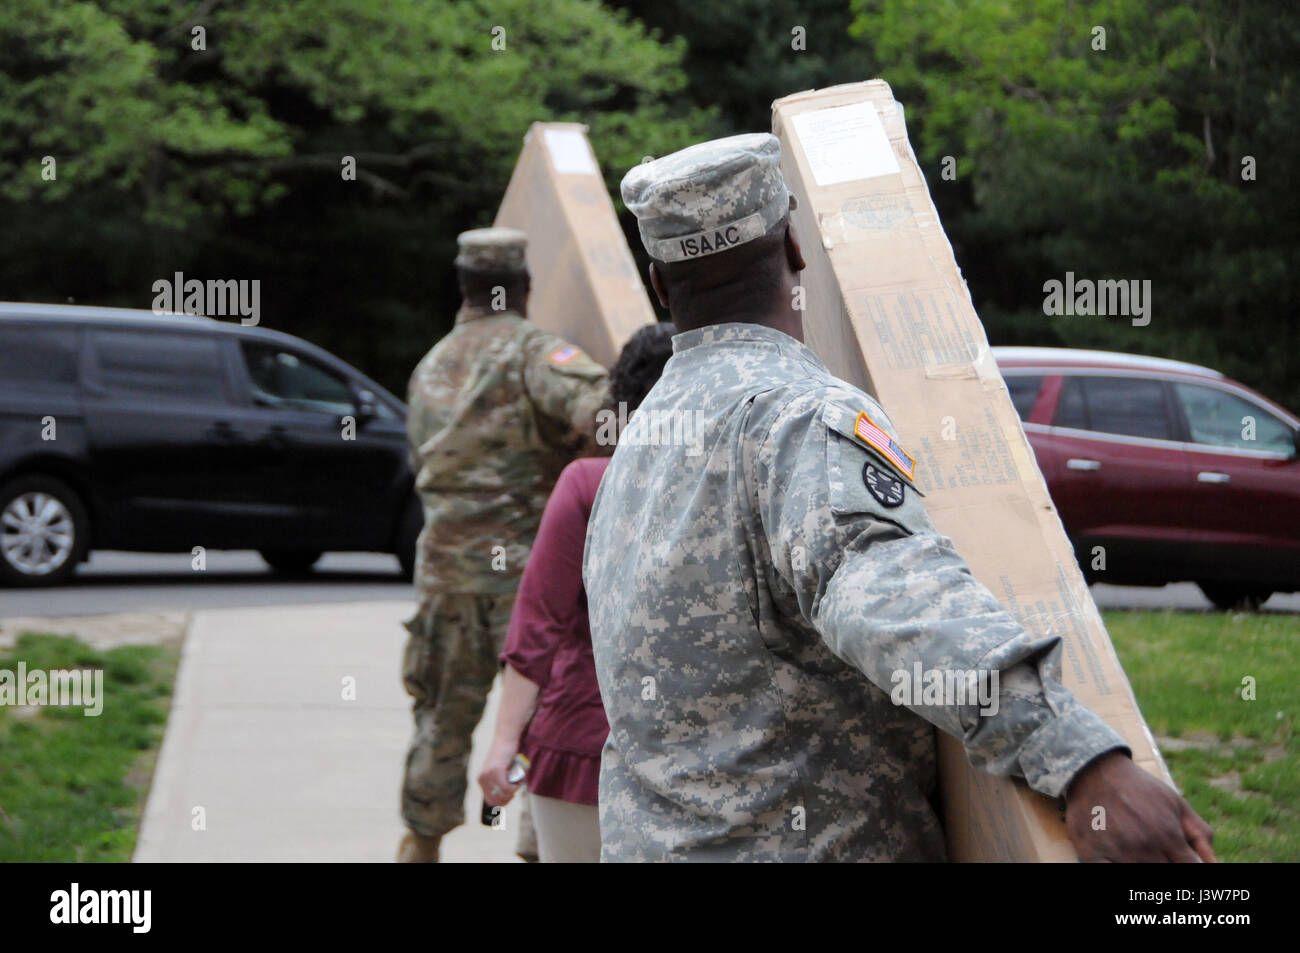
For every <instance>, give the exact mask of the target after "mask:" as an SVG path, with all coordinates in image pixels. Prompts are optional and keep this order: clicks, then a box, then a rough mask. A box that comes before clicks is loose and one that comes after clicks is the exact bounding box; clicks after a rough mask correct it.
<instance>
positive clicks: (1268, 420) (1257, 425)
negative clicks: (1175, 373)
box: [1174, 384, 1295, 454]
mask: <svg viewBox="0 0 1300 953" xmlns="http://www.w3.org/2000/svg"><path fill="white" fill-rule="evenodd" d="M1174 390H1175V392H1176V393H1177V394H1178V403H1179V404H1180V405H1181V406H1182V408H1183V414H1184V415H1185V416H1186V417H1187V429H1188V431H1189V432H1190V433H1191V437H1192V442H1193V443H1205V444H1209V445H1210V446H1213V447H1235V448H1237V449H1240V450H1273V451H1276V452H1278V453H1285V454H1291V453H1293V452H1294V451H1295V442H1294V441H1295V437H1294V434H1293V432H1292V430H1291V428H1290V427H1288V426H1287V425H1286V424H1284V423H1283V422H1282V421H1280V420H1278V419H1277V418H1276V417H1274V416H1273V415H1272V414H1270V413H1269V412H1268V411H1266V410H1264V408H1262V407H1259V406H1257V405H1255V404H1253V403H1251V402H1250V401H1248V400H1246V399H1245V398H1244V397H1238V396H1237V395H1236V394H1229V393H1228V392H1227V391H1222V390H1219V389H1218V388H1216V387H1201V386H1200V385H1197V384H1175V385H1174Z"/></svg>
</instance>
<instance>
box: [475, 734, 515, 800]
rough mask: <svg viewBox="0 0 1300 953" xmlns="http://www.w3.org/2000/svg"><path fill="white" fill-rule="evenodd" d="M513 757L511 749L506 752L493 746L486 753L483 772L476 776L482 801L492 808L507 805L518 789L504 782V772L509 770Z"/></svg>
mask: <svg viewBox="0 0 1300 953" xmlns="http://www.w3.org/2000/svg"><path fill="white" fill-rule="evenodd" d="M514 757H515V752H514V750H513V748H512V749H510V750H507V749H506V748H503V747H499V746H496V745H493V747H492V749H491V750H490V751H488V756H487V761H486V762H484V764H483V770H482V771H480V772H479V775H478V786H479V787H481V788H482V789H483V800H485V801H487V803H488V804H489V805H491V806H492V807H501V806H502V805H505V804H509V803H510V801H511V799H512V798H514V796H515V791H517V790H518V789H519V785H517V784H511V783H510V782H509V781H507V780H506V772H507V771H508V770H509V769H510V762H511V761H513V760H514Z"/></svg>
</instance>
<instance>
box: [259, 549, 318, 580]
mask: <svg viewBox="0 0 1300 953" xmlns="http://www.w3.org/2000/svg"><path fill="white" fill-rule="evenodd" d="M260 552H261V555H262V558H263V559H265V560H266V564H267V565H268V566H270V567H271V568H272V569H274V570H275V571H276V572H279V573H284V574H285V575H286V576H302V575H306V574H307V573H309V572H311V567H312V566H314V565H316V563H318V562H319V561H320V558H321V556H322V555H323V554H322V553H321V551H320V550H318V549H316V550H312V549H263V550H260Z"/></svg>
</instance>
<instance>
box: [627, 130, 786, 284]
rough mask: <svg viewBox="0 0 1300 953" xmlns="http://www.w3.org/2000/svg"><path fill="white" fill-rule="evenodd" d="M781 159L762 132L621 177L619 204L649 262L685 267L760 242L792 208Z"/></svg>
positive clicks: (666, 159) (655, 162) (691, 150)
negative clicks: (677, 263) (635, 228)
mask: <svg viewBox="0 0 1300 953" xmlns="http://www.w3.org/2000/svg"><path fill="white" fill-rule="evenodd" d="M780 159H781V143H780V140H778V139H777V138H776V136H773V135H771V134H770V133H766V132H760V133H749V134H746V135H742V136H729V137H727V138H726V139H714V140H712V141H710V142H701V143H699V144H698V145H694V146H690V147H688V148H686V149H683V150H681V151H680V152H674V153H673V154H672V155H667V156H664V157H663V158H661V159H655V160H653V161H652V162H644V163H642V164H641V165H638V166H636V167H634V168H633V169H632V170H631V171H630V172H628V174H627V175H625V176H623V184H622V192H623V202H624V204H626V205H627V207H628V208H629V209H630V210H631V212H632V214H633V215H635V216H636V218H637V224H638V226H639V227H640V229H641V241H642V243H643V244H644V245H645V248H646V251H648V252H649V253H650V257H651V258H654V259H656V260H658V261H666V262H669V261H687V260H688V259H692V258H699V257H701V256H703V255H712V254H715V253H716V252H720V251H726V250H727V249H728V248H734V247H735V246H737V245H743V244H744V243H745V242H751V241H753V240H754V239H756V238H761V237H762V236H763V235H764V234H766V233H767V231H768V230H769V229H771V228H772V227H773V226H774V225H776V223H777V222H779V221H780V220H781V218H782V216H784V215H785V214H786V212H787V211H789V210H790V209H792V208H794V207H795V201H794V196H793V195H791V194H790V190H789V189H787V188H786V187H785V180H784V179H783V178H781V167H780V165H779V162H780Z"/></svg>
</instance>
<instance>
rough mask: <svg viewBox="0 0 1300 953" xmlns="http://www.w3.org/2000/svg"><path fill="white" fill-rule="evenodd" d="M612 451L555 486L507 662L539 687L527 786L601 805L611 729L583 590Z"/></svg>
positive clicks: (522, 590) (527, 744)
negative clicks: (586, 548)
mask: <svg viewBox="0 0 1300 953" xmlns="http://www.w3.org/2000/svg"><path fill="white" fill-rule="evenodd" d="M608 465H609V458H608V457H583V458H581V459H578V460H574V461H573V462H572V463H570V464H569V465H568V466H567V467H565V468H564V472H563V473H561V474H560V479H559V480H558V481H557V482H556V484H555V489H554V490H553V491H552V493H551V498H550V500H549V501H548V502H547V504H546V512H545V513H543V514H542V523H541V526H540V527H539V528H538V530H537V539H536V540H535V541H534V543H533V548H532V552H531V553H530V554H529V557H528V565H527V566H526V567H525V569H524V575H523V579H522V580H521V581H520V583H519V595H518V597H517V598H516V599H515V609H514V614H513V615H511V617H510V632H509V634H508V635H507V636H506V647H505V651H504V652H502V653H501V661H502V663H504V664H506V665H509V666H510V667H511V668H513V669H515V671H517V672H519V674H521V675H523V676H524V677H525V678H527V679H528V680H529V681H531V682H535V683H536V684H537V685H539V686H541V689H542V690H541V694H540V695H539V696H538V699H537V708H536V710H535V711H534V712H533V718H532V721H530V722H529V723H528V728H527V730H526V731H525V732H524V737H523V739H522V740H521V742H520V745H519V750H520V751H521V752H522V753H523V754H524V755H525V756H526V757H527V758H528V760H529V761H530V762H531V763H532V766H531V767H530V768H529V769H528V781H527V784H528V790H529V791H531V792H532V793H534V794H539V795H541V796H542V797H553V798H559V799H560V800H564V801H569V802H571V803H574V804H595V803H596V790H597V787H598V783H599V780H600V750H601V748H602V747H604V745H605V737H606V736H607V735H608V734H609V722H608V721H606V720H605V706H604V705H603V704H602V703H601V700H600V688H599V686H597V684H596V665H595V662H594V661H593V660H592V656H591V628H590V627H589V626H588V623H587V592H586V590H585V589H583V588H582V549H583V545H584V544H585V543H586V540H587V518H588V517H589V516H590V515H591V504H592V501H593V500H595V498H596V488H597V487H599V486H600V478H601V477H602V476H604V474H605V468H606V467H607V466H608Z"/></svg>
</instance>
